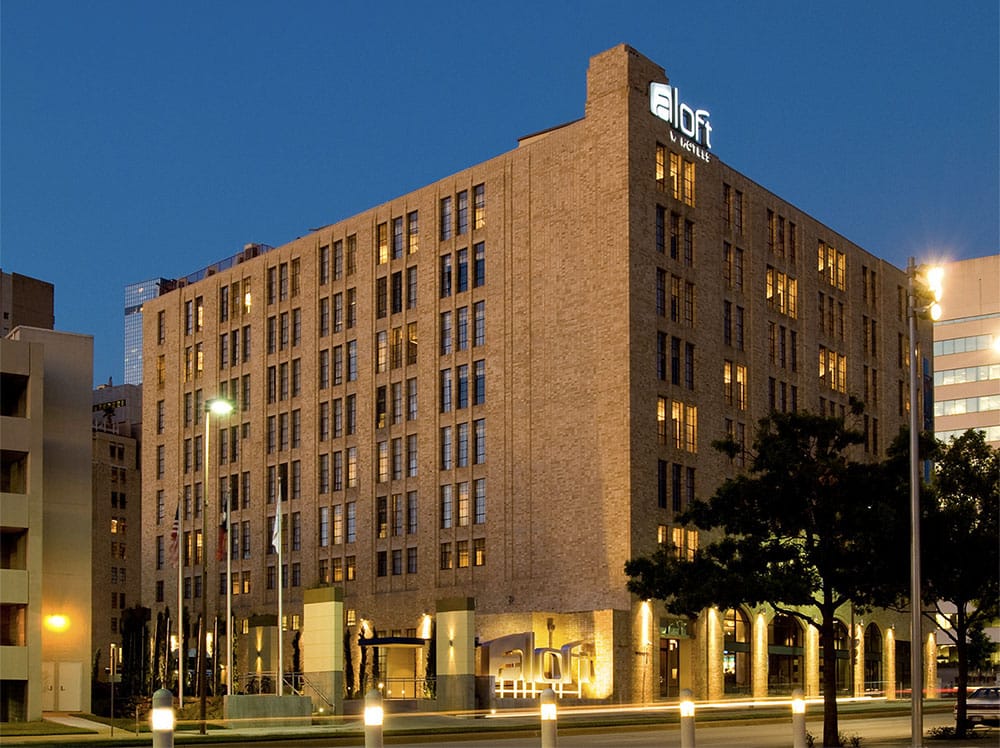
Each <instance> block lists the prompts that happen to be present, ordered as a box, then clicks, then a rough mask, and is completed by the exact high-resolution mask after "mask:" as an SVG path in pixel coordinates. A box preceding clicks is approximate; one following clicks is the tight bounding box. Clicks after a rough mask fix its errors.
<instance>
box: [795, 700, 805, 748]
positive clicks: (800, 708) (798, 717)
mask: <svg viewBox="0 0 1000 748" xmlns="http://www.w3.org/2000/svg"><path fill="white" fill-rule="evenodd" d="M792 748H806V700H805V698H804V697H803V695H802V689H800V688H796V689H795V690H794V691H792Z"/></svg>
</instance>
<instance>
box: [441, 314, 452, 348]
mask: <svg viewBox="0 0 1000 748" xmlns="http://www.w3.org/2000/svg"><path fill="white" fill-rule="evenodd" d="M440 330H441V347H440V350H441V355H442V356H446V355H448V354H449V353H451V342H452V332H451V312H441V325H440Z"/></svg>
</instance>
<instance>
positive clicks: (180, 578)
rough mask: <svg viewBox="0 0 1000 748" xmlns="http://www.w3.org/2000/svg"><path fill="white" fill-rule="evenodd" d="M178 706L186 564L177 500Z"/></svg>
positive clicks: (181, 693)
mask: <svg viewBox="0 0 1000 748" xmlns="http://www.w3.org/2000/svg"><path fill="white" fill-rule="evenodd" d="M174 519H175V520H177V706H178V708H179V709H183V708H184V564H183V563H181V545H182V544H183V542H184V515H182V514H181V500H180V499H179V498H178V499H177V514H175V515H174Z"/></svg>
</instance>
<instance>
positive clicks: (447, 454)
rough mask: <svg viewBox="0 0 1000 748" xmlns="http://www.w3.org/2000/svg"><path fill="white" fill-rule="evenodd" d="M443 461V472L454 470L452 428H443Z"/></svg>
mask: <svg viewBox="0 0 1000 748" xmlns="http://www.w3.org/2000/svg"><path fill="white" fill-rule="evenodd" d="M440 443H441V460H440V465H441V469H442V470H451V468H452V451H453V450H452V442H451V426H442V427H441V439H440Z"/></svg>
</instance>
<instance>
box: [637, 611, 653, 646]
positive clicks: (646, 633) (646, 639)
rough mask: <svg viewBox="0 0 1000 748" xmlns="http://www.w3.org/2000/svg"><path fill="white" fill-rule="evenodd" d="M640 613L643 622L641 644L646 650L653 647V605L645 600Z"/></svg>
mask: <svg viewBox="0 0 1000 748" xmlns="http://www.w3.org/2000/svg"><path fill="white" fill-rule="evenodd" d="M640 611H641V620H642V640H641V642H640V643H641V646H642V648H643V649H646V648H648V647H649V646H651V645H652V632H651V629H652V627H653V604H652V603H651V602H650V601H649V600H643V601H642V605H641V607H640Z"/></svg>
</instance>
